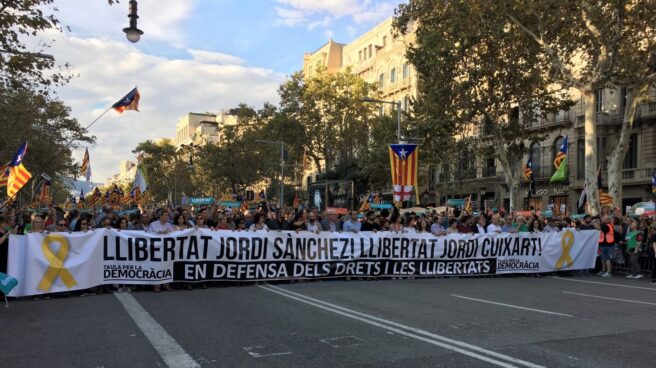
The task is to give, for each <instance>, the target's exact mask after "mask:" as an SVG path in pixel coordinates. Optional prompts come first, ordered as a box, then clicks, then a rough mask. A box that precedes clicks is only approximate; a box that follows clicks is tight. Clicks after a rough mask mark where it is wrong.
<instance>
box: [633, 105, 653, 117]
mask: <svg viewBox="0 0 656 368" xmlns="http://www.w3.org/2000/svg"><path fill="white" fill-rule="evenodd" d="M636 117H641V118H643V119H645V118H656V101H649V102H648V103H646V104H643V105H640V106H639V107H638V111H636Z"/></svg>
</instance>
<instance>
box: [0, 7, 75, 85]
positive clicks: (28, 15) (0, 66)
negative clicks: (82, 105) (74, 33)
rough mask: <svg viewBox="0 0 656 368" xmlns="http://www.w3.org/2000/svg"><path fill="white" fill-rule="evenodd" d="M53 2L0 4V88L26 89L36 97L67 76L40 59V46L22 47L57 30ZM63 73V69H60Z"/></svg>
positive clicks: (59, 27) (48, 60) (41, 46)
mask: <svg viewBox="0 0 656 368" xmlns="http://www.w3.org/2000/svg"><path fill="white" fill-rule="evenodd" d="M53 3H54V0H32V1H25V0H3V1H2V2H0V50H2V51H1V52H0V86H2V87H3V88H21V87H26V86H29V87H30V88H31V89H34V90H36V91H38V92H39V93H44V94H45V93H48V92H49V89H50V88H51V87H52V86H56V85H62V84H64V83H66V82H67V81H68V80H69V79H70V76H68V75H66V74H64V73H61V72H58V71H56V70H54V66H55V62H54V60H53V59H52V58H49V57H44V56H45V55H44V54H43V52H44V51H45V50H46V49H47V48H48V46H47V45H45V44H44V43H40V44H39V45H38V49H37V50H34V46H33V45H31V44H30V46H28V45H27V44H26V43H27V42H28V40H30V39H31V38H33V37H35V36H36V35H37V33H40V32H44V31H48V30H58V31H61V26H60V23H59V21H58V20H57V18H56V17H55V15H54V12H56V8H54V7H53ZM64 70H65V67H64Z"/></svg>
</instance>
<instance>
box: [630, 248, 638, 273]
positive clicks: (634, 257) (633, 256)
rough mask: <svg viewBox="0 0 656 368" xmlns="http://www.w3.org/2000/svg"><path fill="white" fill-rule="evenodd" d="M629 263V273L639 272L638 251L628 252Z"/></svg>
mask: <svg viewBox="0 0 656 368" xmlns="http://www.w3.org/2000/svg"><path fill="white" fill-rule="evenodd" d="M629 264H630V265H631V275H637V274H639V273H640V253H639V252H629Z"/></svg>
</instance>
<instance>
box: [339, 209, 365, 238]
mask: <svg viewBox="0 0 656 368" xmlns="http://www.w3.org/2000/svg"><path fill="white" fill-rule="evenodd" d="M342 228H343V229H344V231H350V232H353V233H357V232H359V231H360V229H362V223H360V221H358V212H357V211H351V213H350V217H349V219H348V220H347V221H345V222H344V224H342Z"/></svg>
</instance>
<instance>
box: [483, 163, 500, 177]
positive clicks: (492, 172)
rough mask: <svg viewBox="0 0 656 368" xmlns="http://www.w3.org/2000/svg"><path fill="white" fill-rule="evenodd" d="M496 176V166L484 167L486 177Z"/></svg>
mask: <svg viewBox="0 0 656 368" xmlns="http://www.w3.org/2000/svg"><path fill="white" fill-rule="evenodd" d="M495 176H497V168H496V166H490V167H485V168H483V177H484V178H493V177H495Z"/></svg>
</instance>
